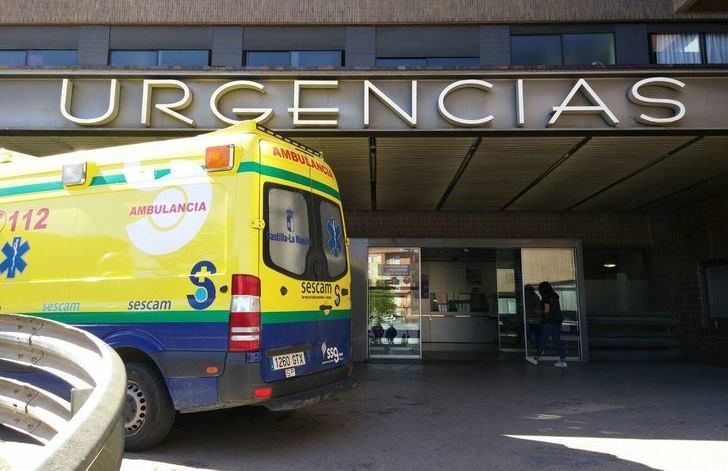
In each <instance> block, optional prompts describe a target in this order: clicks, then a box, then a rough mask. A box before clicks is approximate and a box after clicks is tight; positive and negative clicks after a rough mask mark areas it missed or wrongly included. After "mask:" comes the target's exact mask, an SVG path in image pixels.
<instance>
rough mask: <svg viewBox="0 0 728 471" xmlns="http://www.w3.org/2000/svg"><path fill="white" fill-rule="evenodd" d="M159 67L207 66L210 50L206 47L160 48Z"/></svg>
mask: <svg viewBox="0 0 728 471" xmlns="http://www.w3.org/2000/svg"><path fill="white" fill-rule="evenodd" d="M159 65H160V66H161V67H175V66H177V67H207V66H208V65H210V51H208V50H206V49H160V51H159Z"/></svg>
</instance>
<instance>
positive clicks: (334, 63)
mask: <svg viewBox="0 0 728 471" xmlns="http://www.w3.org/2000/svg"><path fill="white" fill-rule="evenodd" d="M341 58H342V54H341V51H291V66H293V67H341V65H342V62H343V61H342V59H341Z"/></svg>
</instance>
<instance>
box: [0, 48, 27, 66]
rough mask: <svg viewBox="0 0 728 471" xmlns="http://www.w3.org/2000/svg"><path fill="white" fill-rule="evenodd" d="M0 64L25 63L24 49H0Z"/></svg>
mask: <svg viewBox="0 0 728 471" xmlns="http://www.w3.org/2000/svg"><path fill="white" fill-rule="evenodd" d="M0 64H2V65H25V51H0Z"/></svg>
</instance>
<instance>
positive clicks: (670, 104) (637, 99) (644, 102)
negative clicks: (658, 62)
mask: <svg viewBox="0 0 728 471" xmlns="http://www.w3.org/2000/svg"><path fill="white" fill-rule="evenodd" d="M650 85H653V86H660V87H666V88H670V89H672V90H680V89H681V88H683V87H685V84H684V83H683V82H681V81H679V80H676V79H673V78H669V77H651V78H646V79H643V80H640V81H639V82H637V83H635V84H634V85H632V88H630V90H629V94H628V96H629V99H630V101H631V102H632V103H634V104H635V105H640V106H659V107H663V108H670V109H671V110H673V111H674V112H675V114H674V115H673V116H670V117H668V118H655V117H654V116H649V115H646V114H641V115H639V117H638V118H637V121H639V122H640V123H642V124H647V125H649V126H666V125H668V124H673V123H676V122H678V121H680V120H681V119H683V118H684V117H685V105H683V104H682V103H681V102H679V101H677V100H670V99H668V98H649V97H646V96H644V95H642V94H641V93H640V88H641V87H644V86H650Z"/></svg>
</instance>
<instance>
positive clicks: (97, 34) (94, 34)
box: [76, 26, 109, 66]
mask: <svg viewBox="0 0 728 471" xmlns="http://www.w3.org/2000/svg"><path fill="white" fill-rule="evenodd" d="M76 60H77V61H78V65H94V66H103V65H107V64H108V63H109V27H108V26H82V27H81V33H80V35H79V38H78V56H77V59H76Z"/></svg>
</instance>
